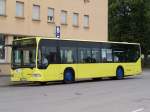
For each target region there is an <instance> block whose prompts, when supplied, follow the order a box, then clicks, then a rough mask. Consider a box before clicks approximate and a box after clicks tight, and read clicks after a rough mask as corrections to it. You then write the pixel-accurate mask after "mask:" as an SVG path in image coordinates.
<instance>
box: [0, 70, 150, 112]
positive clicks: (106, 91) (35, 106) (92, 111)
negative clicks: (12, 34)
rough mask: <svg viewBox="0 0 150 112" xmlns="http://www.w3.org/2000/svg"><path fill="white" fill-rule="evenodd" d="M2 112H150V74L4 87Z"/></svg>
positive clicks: (0, 100)
mask: <svg viewBox="0 0 150 112" xmlns="http://www.w3.org/2000/svg"><path fill="white" fill-rule="evenodd" d="M0 112H150V70H144V72H143V73H142V75H140V76H137V77H129V78H126V79H124V80H101V81H80V82H77V83H74V84H48V85H46V86H37V85H26V84H15V85H7V84H1V85H0Z"/></svg>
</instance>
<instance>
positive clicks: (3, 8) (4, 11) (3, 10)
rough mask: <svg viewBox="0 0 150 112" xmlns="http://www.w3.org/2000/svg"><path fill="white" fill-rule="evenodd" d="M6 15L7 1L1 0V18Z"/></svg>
mask: <svg viewBox="0 0 150 112" xmlns="http://www.w3.org/2000/svg"><path fill="white" fill-rule="evenodd" d="M4 15H6V0H0V16H4Z"/></svg>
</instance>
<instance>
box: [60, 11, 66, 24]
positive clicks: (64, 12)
mask: <svg viewBox="0 0 150 112" xmlns="http://www.w3.org/2000/svg"><path fill="white" fill-rule="evenodd" d="M61 24H64V25H66V24H67V11H61Z"/></svg>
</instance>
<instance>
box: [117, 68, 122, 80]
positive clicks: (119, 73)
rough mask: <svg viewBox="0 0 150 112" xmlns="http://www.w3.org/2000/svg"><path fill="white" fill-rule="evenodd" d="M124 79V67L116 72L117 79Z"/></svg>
mask: <svg viewBox="0 0 150 112" xmlns="http://www.w3.org/2000/svg"><path fill="white" fill-rule="evenodd" d="M123 78H124V69H123V68H122V67H118V68H117V70H116V79H117V80H121V79H123Z"/></svg>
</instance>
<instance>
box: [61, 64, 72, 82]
mask: <svg viewBox="0 0 150 112" xmlns="http://www.w3.org/2000/svg"><path fill="white" fill-rule="evenodd" d="M63 81H64V83H67V84H69V83H73V82H74V81H75V71H74V69H73V68H72V67H67V68H66V69H65V70H64V75H63Z"/></svg>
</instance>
